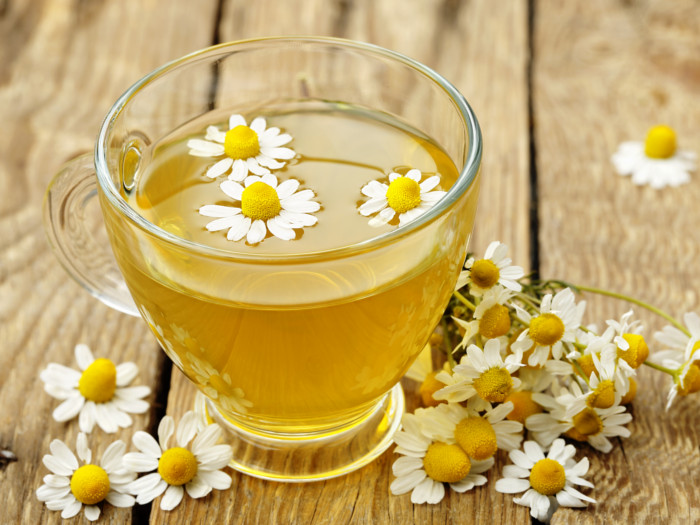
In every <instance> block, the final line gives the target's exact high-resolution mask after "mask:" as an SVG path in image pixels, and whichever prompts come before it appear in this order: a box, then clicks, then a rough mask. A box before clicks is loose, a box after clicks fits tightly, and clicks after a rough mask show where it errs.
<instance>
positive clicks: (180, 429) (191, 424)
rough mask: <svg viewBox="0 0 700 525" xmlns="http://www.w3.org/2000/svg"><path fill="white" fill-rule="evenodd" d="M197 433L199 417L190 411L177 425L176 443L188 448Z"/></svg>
mask: <svg viewBox="0 0 700 525" xmlns="http://www.w3.org/2000/svg"><path fill="white" fill-rule="evenodd" d="M196 433H197V415H196V414H195V413H194V412H193V411H192V410H190V411H188V412H186V413H185V415H183V416H182V419H180V423H179V424H178V425H177V434H176V436H175V437H176V441H177V444H178V446H180V447H186V446H187V444H188V443H189V442H190V441H191V440H192V438H193V437H194V436H195V434H196Z"/></svg>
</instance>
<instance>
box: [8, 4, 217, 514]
mask: <svg viewBox="0 0 700 525" xmlns="http://www.w3.org/2000/svg"><path fill="white" fill-rule="evenodd" d="M216 5H217V4H216V2H214V1H212V2H198V6H197V9H198V16H197V17H196V18H194V19H192V18H191V17H190V16H189V15H188V13H189V9H188V6H187V5H186V4H184V3H173V2H167V1H149V2H141V1H128V2H122V1H106V0H105V1H92V2H66V1H60V0H46V1H35V0H24V1H12V2H2V3H0V28H1V29H0V59H1V60H0V121H2V123H3V124H2V126H1V127H0V254H1V255H0V298H1V299H0V320H1V323H0V341H1V343H2V344H1V348H0V406H1V407H2V411H1V412H0V448H3V449H9V450H11V451H12V452H13V453H14V454H15V455H16V456H17V461H15V462H12V463H9V464H8V465H7V466H6V467H5V468H0V508H2V509H3V513H2V518H0V522H2V523H39V522H42V523H44V522H45V523H60V522H62V520H61V519H60V513H57V512H50V511H48V510H47V509H46V508H45V506H44V505H43V504H41V503H40V502H39V501H37V499H36V497H35V495H34V492H35V490H36V489H37V488H38V487H39V486H40V485H41V479H42V477H43V476H44V475H45V474H47V473H48V470H47V469H46V467H44V465H43V464H42V463H41V458H42V456H43V455H44V454H47V453H48V445H49V443H50V441H51V440H52V439H54V438H60V439H64V440H66V442H67V443H68V444H69V445H70V446H71V447H74V446H75V438H76V435H77V431H78V425H77V421H76V420H74V421H72V422H68V423H65V424H64V423H57V422H55V421H53V419H51V417H50V414H51V412H52V410H53V409H54V407H56V406H57V405H58V403H59V401H57V400H55V399H53V398H51V397H49V396H48V395H47V394H45V393H44V392H43V385H42V383H41V381H40V380H39V371H40V370H42V369H43V368H45V367H46V365H47V364H48V363H49V362H57V363H62V364H64V365H66V366H72V367H75V366H76V364H75V360H74V357H73V348H74V346H75V344H76V343H79V342H84V343H87V344H88V345H89V346H90V347H91V348H92V349H93V351H94V353H95V355H96V356H103V357H108V358H111V359H113V360H115V361H116V362H123V361H134V362H136V363H137V364H138V365H139V369H140V372H139V376H138V378H137V379H136V380H135V382H134V384H145V385H148V386H150V387H151V388H152V389H153V390H154V391H155V390H156V389H157V388H158V387H159V382H160V374H161V370H162V365H163V360H164V358H163V354H162V352H160V351H159V350H158V348H157V345H156V343H155V342H154V339H153V338H152V336H151V335H150V334H149V333H148V328H147V327H146V325H145V323H143V322H142V321H140V320H137V319H134V318H130V317H127V316H124V315H122V314H118V313H116V312H114V311H112V310H110V309H109V308H107V307H106V306H103V305H102V304H101V303H99V302H98V301H97V300H95V299H94V298H92V297H91V296H89V295H88V294H87V293H85V292H84V291H83V290H82V289H80V287H79V286H78V285H77V284H75V283H74V282H73V281H72V280H71V279H70V278H69V277H68V276H67V274H66V273H65V271H64V270H63V269H62V268H60V267H59V265H58V263H57V261H56V259H55V258H54V257H53V255H52V254H51V251H50V248H49V246H48V244H47V242H46V240H45V235H44V233H43V228H42V224H41V201H42V197H43V193H44V191H45V189H46V186H47V185H48V182H49V180H50V178H51V177H52V176H53V173H54V172H56V171H57V170H58V168H59V167H60V165H61V164H62V163H63V162H64V161H66V160H67V159H69V158H71V157H73V156H75V155H76V154H77V153H81V152H83V151H88V150H90V149H92V146H93V144H94V140H95V136H96V134H97V130H98V128H99V125H100V123H101V120H102V118H103V116H104V114H105V113H106V112H107V110H108V109H109V107H110V106H111V104H112V103H113V102H114V100H116V98H117V97H118V96H119V95H120V94H121V92H123V91H124V90H125V89H126V88H127V87H128V86H129V85H130V84H131V83H132V82H134V81H135V80H136V79H138V78H139V77H140V76H142V75H144V74H145V73H147V72H148V71H150V70H151V69H153V68H154V67H156V66H157V65H160V64H161V63H163V62H165V61H167V60H170V59H173V58H176V57H178V56H180V55H182V54H184V53H187V52H189V51H192V50H195V49H197V48H200V47H204V46H206V45H208V44H209V43H210V39H211V31H212V27H213V24H214V18H215V11H216ZM154 398H155V394H153V395H152V396H151V401H153V400H154ZM154 410H155V407H154ZM154 410H152V411H151V412H150V413H147V414H144V415H140V416H136V417H135V418H134V427H135V428H148V427H149V426H150V425H151V423H152V421H153V420H154V413H153V412H154ZM133 430H134V429H133V428H132V429H126V430H124V431H121V432H119V433H117V434H115V435H107V434H105V433H104V432H102V431H101V430H100V429H96V430H95V431H93V433H92V434H91V435H90V444H91V446H92V448H93V449H94V450H95V451H96V452H97V453H98V456H97V457H99V455H100V454H101V453H102V451H103V450H104V449H105V448H106V446H107V445H108V444H109V443H111V442H112V441H113V440H114V439H117V438H122V439H125V440H129V439H130V436H131V434H132V433H133ZM130 520H131V510H130V509H115V508H113V507H110V506H106V508H105V511H104V517H103V521H106V522H107V523H120V524H121V523H125V522H129V521H130ZM72 521H74V522H77V521H81V522H82V521H83V518H82V517H78V518H76V519H74V520H72Z"/></svg>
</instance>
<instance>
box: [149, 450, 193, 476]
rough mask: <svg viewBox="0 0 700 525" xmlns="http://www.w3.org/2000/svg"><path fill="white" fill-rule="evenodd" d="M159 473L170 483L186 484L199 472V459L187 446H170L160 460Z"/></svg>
mask: <svg viewBox="0 0 700 525" xmlns="http://www.w3.org/2000/svg"><path fill="white" fill-rule="evenodd" d="M158 474H160V477H161V478H163V480H164V481H165V482H166V483H167V484H168V485H184V484H185V483H188V482H190V481H191V480H192V478H193V477H194V476H195V475H196V474H197V459H196V458H195V457H194V454H192V452H190V451H189V450H187V449H186V448H182V447H173V448H169V449H168V450H166V451H165V452H163V455H162V456H161V457H160V459H159V460H158Z"/></svg>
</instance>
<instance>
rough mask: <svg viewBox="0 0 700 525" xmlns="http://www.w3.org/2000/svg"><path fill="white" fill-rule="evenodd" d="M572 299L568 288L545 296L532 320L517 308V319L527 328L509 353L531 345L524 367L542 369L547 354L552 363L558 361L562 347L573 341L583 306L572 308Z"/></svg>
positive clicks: (523, 350)
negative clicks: (531, 350) (553, 360)
mask: <svg viewBox="0 0 700 525" xmlns="http://www.w3.org/2000/svg"><path fill="white" fill-rule="evenodd" d="M574 298H575V297H574V292H572V291H571V289H570V288H564V289H563V290H560V291H559V292H557V293H556V294H555V295H554V296H552V294H547V295H545V296H544V297H543V298H542V303H541V304H540V313H539V315H536V316H534V317H532V316H531V315H530V314H529V313H528V312H526V311H525V310H523V309H522V308H517V312H518V317H520V318H521V320H522V321H523V322H525V323H527V324H528V327H527V329H525V330H524V331H523V332H522V333H521V334H520V335H519V336H518V339H517V340H516V341H515V342H514V343H513V345H512V349H513V350H514V351H521V352H526V351H528V350H530V349H531V348H532V347H533V345H534V347H535V348H534V351H533V352H532V354H530V356H529V357H528V360H527V364H528V365H530V366H542V365H544V363H545V362H546V361H547V360H548V359H549V357H550V353H551V355H552V356H553V357H554V359H556V360H559V359H561V356H562V351H563V344H564V343H574V342H575V341H576V334H577V331H578V329H579V327H580V326H581V318H582V317H583V312H584V310H585V308H586V302H585V301H581V302H580V303H579V304H578V305H576V304H575V303H574ZM567 353H568V352H567Z"/></svg>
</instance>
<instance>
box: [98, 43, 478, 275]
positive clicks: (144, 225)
mask: <svg viewBox="0 0 700 525" xmlns="http://www.w3.org/2000/svg"><path fill="white" fill-rule="evenodd" d="M265 42H273V43H278V44H283V43H299V42H307V43H316V44H326V45H338V46H342V47H344V48H349V49H356V50H361V51H366V52H370V54H376V55H379V56H382V57H385V58H390V59H392V60H394V61H397V62H400V63H403V64H404V65H407V66H409V67H411V68H412V69H414V70H416V71H418V72H419V73H421V74H422V75H423V76H425V77H427V78H429V79H430V80H432V81H433V82H434V83H435V84H436V85H438V86H439V87H440V88H442V89H443V90H444V91H445V92H446V93H447V94H448V96H449V97H450V99H451V100H452V101H453V103H454V104H455V106H456V107H457V109H458V110H459V112H460V114H461V117H462V120H463V122H464V123H465V124H466V128H467V136H468V139H469V151H468V154H467V158H466V160H465V161H464V165H463V166H462V167H461V168H459V175H458V177H457V180H456V181H455V183H454V184H453V185H452V187H451V188H450V189H449V190H448V191H447V194H446V195H445V196H444V197H443V198H442V199H440V201H438V203H437V204H435V205H434V206H433V207H432V208H430V209H429V210H428V211H426V212H425V213H424V214H422V215H421V216H419V217H417V218H416V219H414V220H412V221H411V222H409V223H408V224H407V225H405V226H402V227H400V228H397V229H395V230H392V231H390V232H386V233H383V234H380V235H377V236H376V237H371V238H369V239H366V240H364V241H360V242H357V243H354V244H349V245H346V246H340V247H336V248H331V249H328V250H321V251H315V252H308V253H295V254H289V253H279V254H270V253H265V254H255V253H249V252H248V253H243V252H235V251H232V250H225V249H221V248H215V247H213V246H207V245H205V244H201V243H198V242H194V241H190V240H187V239H183V238H181V237H178V236H177V235H174V234H173V233H170V232H168V231H166V230H164V229H162V228H160V227H159V226H157V225H155V224H153V223H152V222H150V221H148V220H147V219H146V218H145V217H143V216H141V215H140V214H139V213H138V212H137V211H136V210H134V209H133V208H132V207H131V206H129V204H128V203H127V202H126V200H125V199H124V198H123V197H122V196H121V195H120V194H119V192H118V191H117V188H116V187H115V186H114V183H113V181H112V178H111V177H110V176H109V167H108V166H107V156H106V154H107V149H108V139H109V137H110V131H111V129H112V126H113V124H114V122H115V120H116V119H117V118H118V117H119V115H120V114H121V112H122V111H123V110H124V108H125V107H126V106H127V104H128V103H129V101H130V100H131V99H132V98H133V97H134V96H135V95H136V94H137V93H138V92H139V91H140V90H141V89H143V88H144V87H146V86H147V85H148V84H150V83H151V82H153V81H154V80H156V79H158V78H161V77H163V76H165V75H166V74H167V73H168V72H170V71H172V70H174V69H177V68H178V67H179V66H181V65H184V64H186V63H188V62H191V61H192V60H193V59H198V58H203V57H206V56H207V55H211V56H215V55H217V54H219V53H221V52H222V51H225V50H229V49H231V50H233V49H238V48H241V47H245V46H247V45H251V44H256V43H265ZM481 155H482V137H481V129H480V127H479V123H478V121H477V119H476V115H475V114H474V111H473V110H472V108H471V106H470V105H469V103H468V102H467V100H466V98H465V97H464V95H462V94H461V93H460V92H459V90H458V89H457V88H456V87H455V86H454V85H453V84H452V83H451V82H450V81H448V80H447V79H445V78H444V77H443V76H442V75H440V74H439V73H437V72H436V71H434V70H433V69H432V68H430V67H428V66H426V65H424V64H422V63H420V62H418V61H416V60H414V59H412V58H410V57H408V56H406V55H404V54H402V53H399V52H397V51H392V50H390V49H386V48H384V47H381V46H378V45H376V44H370V43H367V42H360V41H356V40H349V39H344V38H336V37H316V36H281V37H276V36H272V37H263V38H250V39H246V40H237V41H232V42H225V43H222V44H218V45H215V46H210V47H206V48H203V49H200V50H197V51H195V52H193V53H189V54H187V55H184V56H182V57H180V58H177V59H175V60H172V61H170V62H167V63H165V64H163V65H162V66H160V67H158V68H156V69H154V70H153V71H151V72H150V73H148V74H147V75H145V76H143V77H142V78H141V79H139V80H137V81H136V82H135V83H134V84H132V85H131V86H130V87H129V88H128V89H127V90H126V91H125V92H124V93H123V94H122V95H121V96H120V97H119V98H118V99H117V101H116V102H115V103H114V104H113V105H112V107H111V108H110V110H109V111H108V113H107V115H106V116H105V118H104V120H103V122H102V126H101V127H100V131H99V134H98V139H97V142H96V144H95V150H94V162H95V171H96V176H97V182H98V184H99V186H100V188H101V189H102V193H103V194H104V195H105V196H106V198H107V200H108V202H109V204H110V205H111V206H112V207H114V208H116V210H117V211H118V212H119V213H120V215H122V216H124V217H126V218H127V219H129V221H130V222H131V223H132V224H134V225H136V226H138V227H139V228H140V229H141V230H143V231H145V232H146V233H148V234H150V235H152V236H154V237H156V238H158V239H159V240H163V241H165V242H167V243H169V244H172V245H175V246H179V247H181V248H185V249H187V250H188V251H189V252H192V253H196V254H199V255H204V256H207V257H212V258H218V259H233V260H237V261H250V262H266V261H267V262H295V261H305V260H309V259H315V258H319V257H322V258H324V259H328V258H338V257H347V256H350V255H353V254H355V253H361V252H366V251H370V250H374V249H376V248H378V247H381V246H384V245H387V244H389V243H391V242H393V241H394V240H395V239H398V238H400V237H403V236H405V235H408V234H410V233H411V232H413V231H416V230H418V229H420V228H421V227H422V226H423V225H425V224H427V223H429V222H431V221H432V220H433V219H435V218H437V217H439V216H440V215H442V214H443V212H444V211H445V210H447V209H449V208H450V207H451V206H452V205H453V204H454V203H455V202H456V201H457V200H458V199H459V198H460V197H461V195H463V194H464V193H465V192H466V191H467V190H468V189H469V187H470V186H471V184H472V182H473V181H474V180H475V178H476V175H477V173H478V172H479V166H480V165H481Z"/></svg>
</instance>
